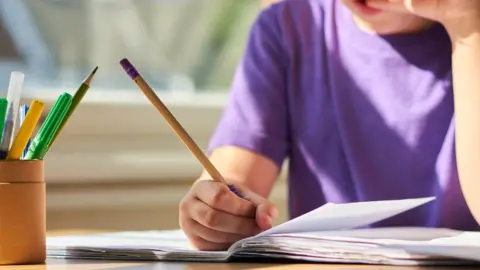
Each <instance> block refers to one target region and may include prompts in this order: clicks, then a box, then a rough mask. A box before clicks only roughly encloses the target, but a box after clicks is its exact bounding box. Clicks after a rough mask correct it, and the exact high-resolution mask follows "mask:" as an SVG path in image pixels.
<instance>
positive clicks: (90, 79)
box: [83, 66, 98, 85]
mask: <svg viewBox="0 0 480 270" xmlns="http://www.w3.org/2000/svg"><path fill="white" fill-rule="evenodd" d="M97 70H98V66H96V67H95V68H94V69H93V71H92V73H90V75H88V77H87V78H86V79H85V81H84V82H83V83H85V84H88V85H90V83H91V82H92V80H93V77H94V75H95V73H97Z"/></svg>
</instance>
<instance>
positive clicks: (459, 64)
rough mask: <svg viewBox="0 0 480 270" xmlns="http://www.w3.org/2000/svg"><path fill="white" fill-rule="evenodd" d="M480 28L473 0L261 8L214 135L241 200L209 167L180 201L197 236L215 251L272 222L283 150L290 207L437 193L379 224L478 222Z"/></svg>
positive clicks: (216, 155) (216, 153)
mask: <svg viewBox="0 0 480 270" xmlns="http://www.w3.org/2000/svg"><path fill="white" fill-rule="evenodd" d="M479 34H480V1H478V0H367V1H359V0H284V1H281V2H279V3H276V4H272V5H271V6H270V7H269V8H267V9H265V10H264V11H263V12H262V13H261V14H260V15H259V17H258V19H257V20H256V21H255V23H254V25H253V27H252V30H251V34H250V38H249V41H248V44H247V46H246V51H245V55H244V57H243V58H242V60H241V62H240V64H239V67H238V70H237V73H236V75H235V78H234V81H233V85H232V88H231V93H230V94H231V96H230V101H229V103H228V105H227V107H226V109H225V112H224V114H223V117H222V118H221V121H220V123H219V125H218V128H217V130H216V131H215V133H214V135H213V137H212V140H211V145H210V146H211V152H212V153H211V160H212V162H213V163H214V165H215V166H216V167H217V168H218V169H219V170H220V172H221V173H222V174H223V176H224V177H225V179H227V181H228V182H230V183H233V184H235V185H236V186H237V188H238V189H239V190H240V191H241V192H242V193H243V194H244V195H246V196H247V197H249V198H250V201H247V200H243V199H241V198H239V197H237V196H235V195H234V194H233V193H232V192H229V191H228V189H227V188H226V187H225V186H224V185H222V184H219V183H217V182H213V181H209V180H205V179H209V176H208V174H206V173H204V174H203V175H202V176H201V178H200V179H202V180H199V181H197V182H196V183H195V184H194V186H193V187H192V189H191V190H190V192H189V193H188V194H187V195H186V196H185V198H184V199H183V200H182V202H181V203H180V226H181V228H182V229H183V230H184V231H185V233H186V234H187V236H188V237H189V239H190V241H191V242H192V244H193V245H195V246H196V247H197V248H198V249H201V250H222V249H226V248H228V246H229V245H230V244H231V243H232V242H234V241H236V240H239V239H241V238H244V237H247V236H251V235H254V234H256V233H258V232H260V231H262V230H265V229H268V228H270V227H271V224H272V221H273V220H274V219H275V216H276V209H275V207H274V206H273V205H272V204H271V203H269V202H268V200H267V198H268V195H269V192H270V190H271V188H272V186H273V184H274V181H275V179H276V178H277V176H278V173H279V170H280V167H281V165H282V162H283V161H284V159H286V158H288V160H289V170H288V187H289V212H290V217H291V218H294V217H297V216H299V215H301V214H304V213H306V212H308V211H310V210H313V209H315V208H317V207H319V206H321V205H323V204H325V203H327V202H334V203H348V202H357V201H373V200H391V199H404V198H417V197H427V196H435V197H436V200H435V201H433V202H431V203H429V204H428V205H425V206H422V207H419V208H417V209H414V210H412V211H409V212H408V213H405V214H402V215H399V216H398V217H395V218H391V219H389V220H387V221H384V222H380V223H378V224H375V225H374V226H427V227H447V228H453V229H462V230H476V229H478V224H477V222H476V221H475V219H474V217H473V216H475V217H476V218H477V220H480V218H479V217H480V196H479V195H478V194H480V193H479V192H480V120H479V115H480V75H479V74H480V35H479ZM452 48H453V50H452ZM452 77H453V79H452ZM454 105H455V114H454ZM454 116H455V117H454ZM457 161H458V162H457ZM459 175H460V177H459ZM462 191H463V193H462ZM467 202H468V205H467ZM469 207H470V208H469ZM472 214H473V215H472Z"/></svg>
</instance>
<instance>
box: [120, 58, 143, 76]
mask: <svg viewBox="0 0 480 270" xmlns="http://www.w3.org/2000/svg"><path fill="white" fill-rule="evenodd" d="M120 65H121V66H122V68H123V69H124V70H125V72H127V74H128V76H130V78H131V79H132V80H133V79H135V77H137V76H139V75H140V74H139V73H138V71H137V69H136V68H135V67H134V66H133V65H132V64H131V63H130V61H128V59H127V58H123V59H122V60H121V61H120Z"/></svg>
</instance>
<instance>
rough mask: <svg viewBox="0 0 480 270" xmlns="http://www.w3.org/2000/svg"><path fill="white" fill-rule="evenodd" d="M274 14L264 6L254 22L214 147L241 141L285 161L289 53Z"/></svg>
mask: <svg viewBox="0 0 480 270" xmlns="http://www.w3.org/2000/svg"><path fill="white" fill-rule="evenodd" d="M273 15H274V14H273V11H272V10H271V9H270V10H268V9H267V10H264V11H262V12H261V13H260V15H259V16H258V17H257V19H256V20H255V22H254V23H253V26H252V28H251V31H250V34H249V38H248V41H247V44H246V49H245V52H244V54H243V56H242V58H241V60H240V62H239V64H238V67H237V70H236V72H235V75H234V78H233V83H232V86H231V89H230V94H229V99H228V102H227V105H226V107H225V109H224V111H223V114H222V116H221V118H220V121H219V123H218V126H217V128H216V130H215V131H214V133H213V136H212V138H211V140H210V144H209V152H212V151H213V150H214V149H215V148H217V147H221V146H237V147H241V148H244V149H247V150H250V151H253V152H256V153H258V154H261V155H263V156H266V157H267V158H269V159H271V160H272V161H273V162H275V163H276V164H277V165H278V166H279V167H281V165H282V163H283V160H284V159H285V157H286V155H287V148H288V143H287V142H288V139H287V138H288V121H287V105H286V104H287V97H286V90H285V70H286V54H285V53H284V51H283V50H282V42H281V38H280V36H279V32H280V31H279V29H278V24H277V22H276V21H275V18H274V16H273Z"/></svg>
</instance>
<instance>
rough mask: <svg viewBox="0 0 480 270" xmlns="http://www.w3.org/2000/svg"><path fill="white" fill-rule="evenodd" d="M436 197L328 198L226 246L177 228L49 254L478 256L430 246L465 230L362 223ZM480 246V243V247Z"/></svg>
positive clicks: (59, 247) (423, 259) (349, 259)
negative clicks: (209, 245)
mask: <svg viewBox="0 0 480 270" xmlns="http://www.w3.org/2000/svg"><path fill="white" fill-rule="evenodd" d="M433 199H434V198H419V199H405V200H391V201H373V202H360V203H349V204H332V203H330V204H325V205H324V206H322V207H319V208H317V209H316V210H313V211H311V212H309V213H307V214H304V215H302V216H300V217H297V218H295V219H292V220H290V221H287V222H285V223H283V224H280V225H278V226H276V227H273V228H272V229H270V230H267V231H265V232H262V233H260V234H258V235H256V236H253V237H250V238H246V239H243V240H241V241H238V242H236V243H234V244H233V245H232V246H231V247H230V248H229V249H228V250H227V251H224V252H204V251H197V250H195V249H193V248H192V247H191V246H190V244H189V242H188V239H187V237H186V236H185V235H184V234H183V232H182V231H181V230H171V231H139V232H118V233H109V234H91V235H76V236H57V237H49V238H48V239H47V254H48V256H49V257H56V258H75V259H123V260H164V261H208V262H221V261H232V260H233V261H238V260H241V261H245V260H261V261H263V260H267V259H268V260H272V259H293V260H301V261H310V262H331V263H367V264H390V265H425V264H436V265H438V264H465V263H472V262H471V261H470V260H475V259H476V258H472V257H465V256H455V255H454V256H450V255H448V254H446V253H448V252H446V251H445V249H444V250H443V254H442V253H435V252H423V251H422V250H423V247H424V246H436V245H435V241H441V240H442V239H458V237H460V236H462V232H458V231H452V230H446V229H428V228H376V229H356V228H363V227H365V226H368V225H369V224H372V223H375V222H378V221H381V220H384V219H387V218H390V217H392V216H395V215H398V214H400V213H402V212H405V211H408V210H410V209H413V208H415V207H418V206H420V205H423V204H426V203H428V202H430V201H432V200H433ZM471 234H473V235H476V237H478V238H477V240H478V241H477V243H479V244H480V235H477V234H476V233H471ZM470 237H471V236H470ZM432 241H433V242H432ZM447 242H448V241H447ZM444 247H448V245H447V246H444ZM479 251H480V246H478V248H477V253H478V254H480V252H479ZM472 254H473V253H472ZM457 255H458V254H457ZM460 255H461V254H460ZM478 257H479V258H478V259H479V261H480V256H478Z"/></svg>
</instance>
